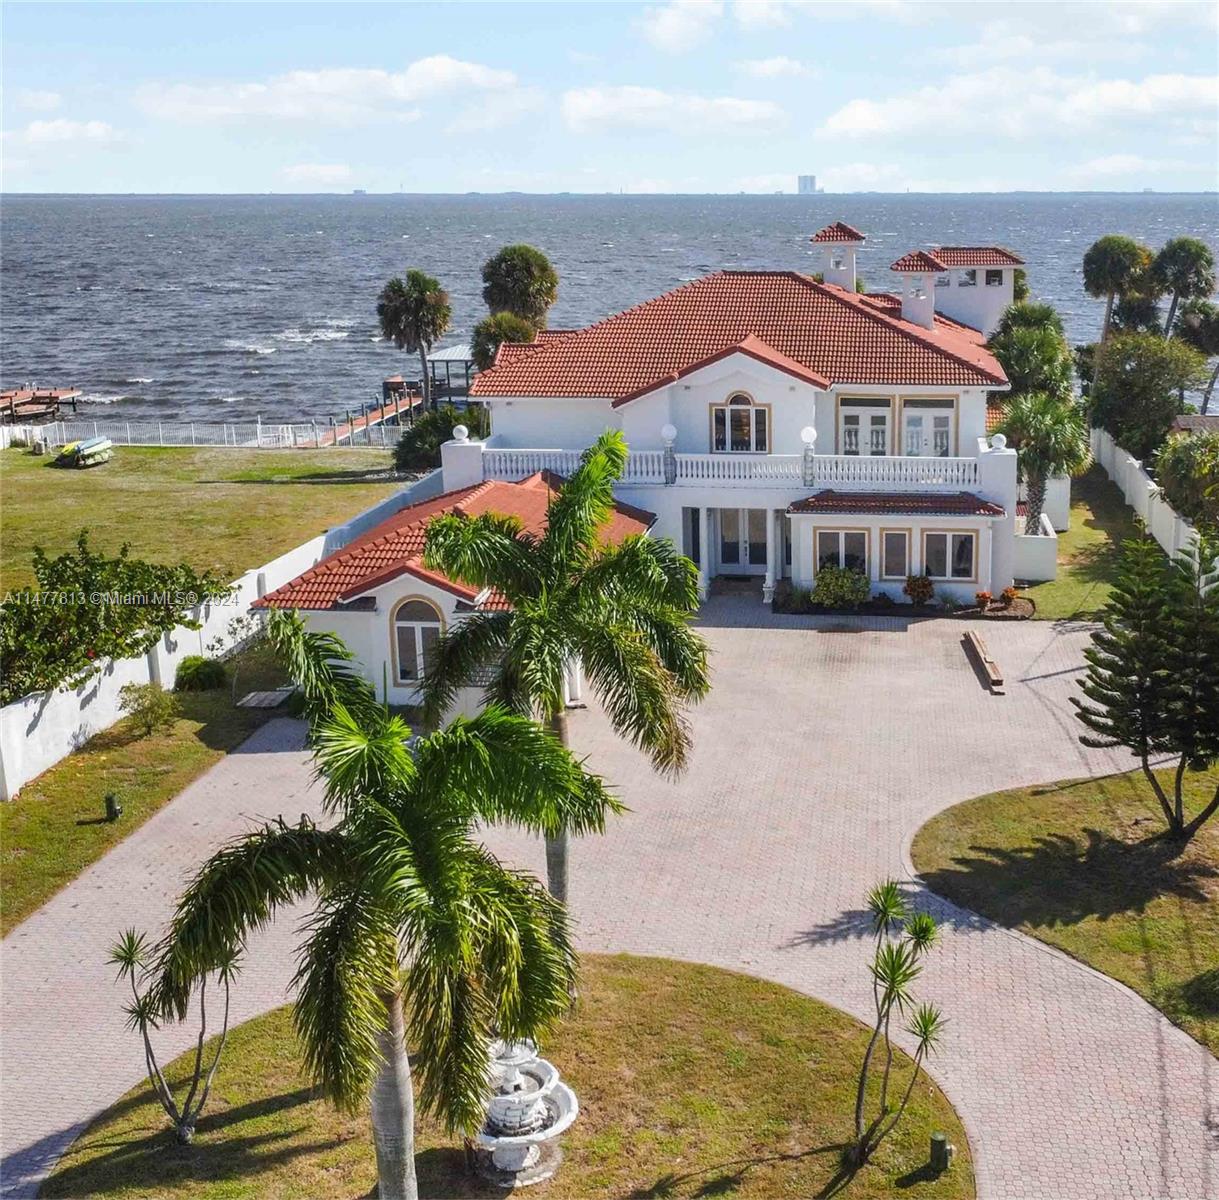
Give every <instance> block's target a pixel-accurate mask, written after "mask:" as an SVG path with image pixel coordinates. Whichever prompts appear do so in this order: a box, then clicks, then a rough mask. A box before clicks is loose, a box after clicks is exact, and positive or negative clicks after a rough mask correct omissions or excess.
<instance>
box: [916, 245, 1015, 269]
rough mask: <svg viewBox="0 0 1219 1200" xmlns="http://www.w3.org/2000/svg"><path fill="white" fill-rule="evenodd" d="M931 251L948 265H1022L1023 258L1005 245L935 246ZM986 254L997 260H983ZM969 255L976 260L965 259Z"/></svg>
mask: <svg viewBox="0 0 1219 1200" xmlns="http://www.w3.org/2000/svg"><path fill="white" fill-rule="evenodd" d="M932 253H933V254H934V255H936V257H938V258H941V261H943V262H944V263H946V264H947V265H948V266H950V267H968V266H979V267H982V266H994V267H1000V266H1002V267H1008V266H1010V267H1022V266H1024V259H1022V258H1021V257H1020V255H1018V254H1017V253H1016V252H1015V251H1014V250H1009V249H1008V248H1007V247H1006V246H936V247H934V248H933V249H932ZM943 255H947V256H948V257H946V258H944V257H943ZM988 255H990V256H994V259H996V260H999V261H991V262H985V261H983V259H984V258H985V257H986V256H988ZM970 256H973V257H976V258H978V261H977V262H974V263H970V262H968V261H965V259H966V258H968V257H970ZM954 258H955V259H961V260H962V261H960V262H953V261H952V259H954Z"/></svg>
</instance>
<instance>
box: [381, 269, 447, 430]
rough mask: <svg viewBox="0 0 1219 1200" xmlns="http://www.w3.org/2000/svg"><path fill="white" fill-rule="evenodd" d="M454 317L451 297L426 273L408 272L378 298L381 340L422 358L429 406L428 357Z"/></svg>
mask: <svg viewBox="0 0 1219 1200" xmlns="http://www.w3.org/2000/svg"><path fill="white" fill-rule="evenodd" d="M452 315H453V310H452V309H451V308H450V307H449V293H448V292H446V291H445V290H444V288H442V287H441V286H440V281H439V280H438V279H433V278H432V277H431V276H430V275H426V274H424V272H423V271H414V270H412V271H407V273H406V278H405V279H400V278H398V277H397V276H396V275H395V276H394V278H393V279H391V280H390V281H389V282H388V283H387V284H386V285H385V286H384V287H383V288H382V289H381V295H380V296H378V297H377V318H378V320H380V322H381V336H382V337H386V338H389V339H390V341H392V342H393V343H394V345H395V346H397V347H398V349H399V350H407V351H409V352H410V353H411V354H418V355H419V367H420V370H421V371H422V372H423V381H422V385H421V386H422V387H423V403H424V405H425V406H428V405H430V404H431V399H432V381H431V379H430V378H429V376H428V367H427V356H428V355H429V354H430V353H431V350H432V345H433V344H434V343H435V342H437V341H439V339H440V338H442V337H444V335H445V332H446V331H447V330H448V328H449V320H450V319H451V317H452Z"/></svg>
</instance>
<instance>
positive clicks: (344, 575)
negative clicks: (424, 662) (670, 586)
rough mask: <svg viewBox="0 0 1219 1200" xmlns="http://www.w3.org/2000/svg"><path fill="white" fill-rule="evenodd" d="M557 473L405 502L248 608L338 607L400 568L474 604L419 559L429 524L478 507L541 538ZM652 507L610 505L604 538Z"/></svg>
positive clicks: (463, 589) (487, 604)
mask: <svg viewBox="0 0 1219 1200" xmlns="http://www.w3.org/2000/svg"><path fill="white" fill-rule="evenodd" d="M561 484H562V479H561V478H560V477H559V476H557V475H555V474H553V473H552V472H550V471H539V472H537V473H536V474H534V475H530V476H529V478H528V479H522V480H521V481H520V482H519V483H506V482H504V481H502V480H494V479H492V480H486V481H485V482H483V483H479V484H475V485H473V486H472V487H468V488H461V489H459V490H457V491H454V492H446V493H445V494H444V495H442V496H437V497H435V498H434V499H432V500H424V501H422V502H421V503H419V504H412V505H409V506H408V507H406V508H403V509H401V510H400V511H398V512H396V513H394V515H393V516H392V517H388V518H387V519H386V520H384V521H382V522H381V523H380V524H379V525H376V526H374V527H373V528H372V529H370V530H368V532H367V533H364V534H362V535H361V536H360V537H358V538H356V539H354V540H353V541H351V542H349V543H348V544H347V545H346V546H344V547H343V548H342V549H341V550H337V551H336V552H335V553H334V554H331V555H330V556H329V557H327V558H324V559H322V561H321V562H319V563H318V564H317V565H316V566H313V567H310V568H309V570H307V571H305V572H304V573H303V574H301V575H298V576H297V577H296V578H295V579H293V580H290V581H289V582H288V583H285V584H284V585H283V586H282V587H279V588H276V590H275V591H273V592H269V593H268V594H267V595H265V596H263V597H262V599H261V600H256V601H255V602H254V607H255V608H306V609H331V608H337V607H339V606H340V605H341V603H342V602H344V601H350V600H353V599H355V598H356V597H358V596H361V595H363V594H364V593H366V592H368V591H370V590H371V589H373V588H375V587H379V586H380V585H381V584H383V583H387V582H388V581H389V580H391V579H394V578H396V577H397V576H399V575H402V574H410V575H414V576H416V577H417V578H419V579H423V580H425V581H427V582H428V583H432V584H435V585H436V586H437V587H440V588H443V589H444V590H445V591H448V592H452V593H453V594H454V595H456V596H457V597H458V598H459V599H461V600H464V601H466V602H467V603H470V604H473V603H474V602H475V601H478V600H479V589H478V588H474V587H470V586H469V585H468V584H464V583H461V582H459V581H457V580H452V579H449V578H448V577H447V576H445V575H441V574H439V573H438V572H435V571H429V570H428V569H427V568H426V567H425V566H424V565H423V545H424V540H425V538H426V534H427V526H428V522H429V521H430V520H431V519H432V518H433V517H435V516H438V515H440V514H441V513H452V512H455V513H461V514H463V515H465V516H468V517H476V516H479V515H480V514H481V513H487V512H494V513H503V514H506V515H508V516H513V517H518V518H520V521H521V524H522V526H523V527H524V528H525V529H526V530H528V531H529V532H530V533H533V534H536V535H538V536H540V535H541V534H542V533H543V532H544V531H545V529H546V517H547V513H548V511H549V508H550V501H551V498H552V497H553V496H554V494H555V492H556V490H557V489H558V487H559V486H561ZM655 519H656V518H655V515H654V514H653V513H650V512H647V511H645V510H644V509H641V508H635V507H633V506H631V505H629V504H621V503H616V504H615V505H614V514H613V516H612V517H611V518H610V520H609V522H608V523H607V525H606V527H605V530H604V537H605V540H606V541H609V542H620V541H621V540H622V539H623V538H625V537H627V536H629V535H630V534H633V533H643V532H645V531H646V530H647V529H648V528H649V527H650V526H651V524H652V522H653V521H654V520H655ZM479 607H480V608H490V609H505V608H508V607H510V606H509V604H508V602H507V600H506V599H505V598H504V597H503V596H502V595H499V594H498V593H496V592H494V591H492V592H490V593H489V594H487V595H485V596H483V598H482V600H481V601H480V602H479Z"/></svg>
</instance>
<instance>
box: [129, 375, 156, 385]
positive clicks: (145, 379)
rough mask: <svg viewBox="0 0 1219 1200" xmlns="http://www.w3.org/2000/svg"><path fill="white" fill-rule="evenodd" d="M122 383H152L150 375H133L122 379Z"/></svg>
mask: <svg viewBox="0 0 1219 1200" xmlns="http://www.w3.org/2000/svg"><path fill="white" fill-rule="evenodd" d="M123 382H124V383H152V382H153V378H152V376H151V375H133V376H132V377H131V378H130V379H124V380H123Z"/></svg>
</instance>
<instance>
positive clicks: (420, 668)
mask: <svg viewBox="0 0 1219 1200" xmlns="http://www.w3.org/2000/svg"><path fill="white" fill-rule="evenodd" d="M393 629H394V669H395V671H396V672H397V682H398V683H418V682H419V680H420V679H422V678H423V676H424V673H425V671H426V670H427V664H428V662H429V661H430V659H431V656H432V654H433V652H434V651H435V648H436V643H437V642H438V641H440V634H441V631H442V630H443V629H444V619H443V618H442V617H441V615H440V610H439V609H437V608H436V607H435V605H432V604H429V603H428V601H426V600H403V601H402V603H401V604H399V605H398V607H397V608H396V609H395V610H394V620H393Z"/></svg>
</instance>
